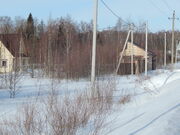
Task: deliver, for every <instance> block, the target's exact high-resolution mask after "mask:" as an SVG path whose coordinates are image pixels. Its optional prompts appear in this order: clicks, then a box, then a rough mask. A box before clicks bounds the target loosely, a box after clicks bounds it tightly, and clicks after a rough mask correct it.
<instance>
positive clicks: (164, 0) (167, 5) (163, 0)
mask: <svg viewBox="0 0 180 135" xmlns="http://www.w3.org/2000/svg"><path fill="white" fill-rule="evenodd" d="M161 1H162V2H163V3H164V4H165V5H166V7H167V8H168V9H169V10H170V11H173V9H172V8H171V6H170V5H169V4H168V3H167V1H166V0H161Z"/></svg>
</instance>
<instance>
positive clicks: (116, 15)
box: [101, 0, 130, 25]
mask: <svg viewBox="0 0 180 135" xmlns="http://www.w3.org/2000/svg"><path fill="white" fill-rule="evenodd" d="M101 2H102V4H103V5H104V6H105V7H106V8H107V9H108V10H109V11H110V12H111V13H112V14H113V15H114V16H115V17H117V18H118V19H120V20H121V21H122V22H124V23H126V24H127V25H130V24H129V23H128V22H126V21H124V20H123V19H122V18H121V17H120V16H119V15H118V14H116V13H115V12H114V11H113V10H112V9H111V8H110V7H109V6H108V4H106V3H105V1H104V0H101Z"/></svg>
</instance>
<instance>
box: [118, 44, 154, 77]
mask: <svg viewBox="0 0 180 135" xmlns="http://www.w3.org/2000/svg"><path fill="white" fill-rule="evenodd" d="M131 46H132V47H133V59H134V61H133V65H134V74H139V73H142V72H144V71H145V68H144V67H145V49H143V48H141V47H139V46H138V45H137V44H133V45H132V44H131V43H130V42H128V43H127V47H126V49H125V51H124V54H123V58H122V62H121V66H120V68H119V71H118V74H131ZM155 69H156V55H155V54H154V53H153V52H150V51H148V70H155Z"/></svg>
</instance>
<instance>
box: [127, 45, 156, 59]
mask: <svg viewBox="0 0 180 135" xmlns="http://www.w3.org/2000/svg"><path fill="white" fill-rule="evenodd" d="M128 43H129V44H131V42H128ZM133 45H135V46H137V47H139V48H141V49H143V50H144V51H145V48H143V47H141V46H139V45H138V44H137V43H133ZM148 55H151V56H153V57H155V56H157V55H156V54H155V53H154V52H153V51H150V50H148Z"/></svg>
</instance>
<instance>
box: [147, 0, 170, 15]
mask: <svg viewBox="0 0 180 135" xmlns="http://www.w3.org/2000/svg"><path fill="white" fill-rule="evenodd" d="M149 2H150V3H151V5H153V6H154V7H155V8H156V9H157V10H158V11H159V12H160V13H161V14H163V15H164V16H166V17H168V15H167V14H166V12H164V11H163V10H161V9H160V8H159V7H158V6H157V5H156V4H155V3H154V2H153V1H152V0H149Z"/></svg>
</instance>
